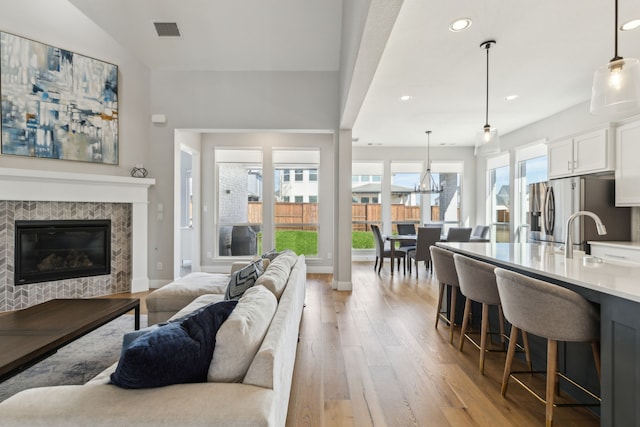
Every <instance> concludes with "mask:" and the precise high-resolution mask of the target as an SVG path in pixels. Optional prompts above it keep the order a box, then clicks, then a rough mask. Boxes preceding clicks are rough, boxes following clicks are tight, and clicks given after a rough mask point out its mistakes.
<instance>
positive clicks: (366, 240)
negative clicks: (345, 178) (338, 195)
mask: <svg viewBox="0 0 640 427" xmlns="http://www.w3.org/2000/svg"><path fill="white" fill-rule="evenodd" d="M351 168H352V175H351V200H352V204H351V248H352V249H373V248H375V242H374V240H373V234H372V233H371V225H372V224H376V225H378V226H380V227H382V205H381V204H380V200H382V196H381V194H380V193H381V191H382V173H383V170H384V164H383V163H382V162H362V163H353V164H352V166H351Z"/></svg>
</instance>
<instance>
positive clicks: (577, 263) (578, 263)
mask: <svg viewBox="0 0 640 427" xmlns="http://www.w3.org/2000/svg"><path fill="white" fill-rule="evenodd" d="M609 243H611V242H609ZM437 245H438V246H441V247H443V248H446V249H451V250H454V251H455V252H459V253H461V254H466V255H470V256H475V257H477V258H479V259H484V260H487V261H494V262H495V263H498V264H503V265H505V266H511V267H514V268H517V269H519V270H522V271H529V272H532V273H535V274H537V275H540V276H544V277H549V278H553V279H556V280H559V281H562V282H566V283H571V284H573V285H577V286H581V287H583V288H587V289H591V290H594V291H597V292H602V293H604V294H608V295H613V296H616V297H620V298H624V299H627V300H631V301H635V302H640V264H635V263H626V262H620V261H610V260H604V261H603V260H600V259H594V258H593V257H590V256H585V255H584V253H579V252H574V258H571V259H565V258H564V254H563V252H561V251H559V250H558V249H557V248H554V247H553V246H550V245H544V244H536V243H455V242H438V243H437Z"/></svg>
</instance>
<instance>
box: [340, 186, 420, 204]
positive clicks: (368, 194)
mask: <svg viewBox="0 0 640 427" xmlns="http://www.w3.org/2000/svg"><path fill="white" fill-rule="evenodd" d="M351 192H352V195H353V197H352V200H353V202H354V203H380V200H381V199H380V195H381V194H382V185H381V184H377V183H370V184H362V185H358V186H352V190H351ZM412 193H413V189H412V188H407V187H402V186H400V185H391V204H401V205H405V204H407V202H408V201H409V200H410V198H411V194H412Z"/></svg>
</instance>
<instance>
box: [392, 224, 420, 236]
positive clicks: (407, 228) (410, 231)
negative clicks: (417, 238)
mask: <svg viewBox="0 0 640 427" xmlns="http://www.w3.org/2000/svg"><path fill="white" fill-rule="evenodd" d="M396 227H397V229H398V234H402V235H415V234H416V226H415V224H413V223H412V222H402V223H398V224H397V225H396Z"/></svg>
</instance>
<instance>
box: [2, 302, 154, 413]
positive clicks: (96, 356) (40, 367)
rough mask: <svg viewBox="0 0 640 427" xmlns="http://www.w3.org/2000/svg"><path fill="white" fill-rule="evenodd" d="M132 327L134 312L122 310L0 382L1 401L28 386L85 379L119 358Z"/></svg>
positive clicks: (143, 320)
mask: <svg viewBox="0 0 640 427" xmlns="http://www.w3.org/2000/svg"><path fill="white" fill-rule="evenodd" d="M146 325H147V316H146V315H141V316H140V327H141V328H142V327H145V326H146ZM133 330H134V319H133V314H125V315H123V316H120V317H118V318H117V319H115V320H112V321H111V322H109V323H107V324H105V325H103V326H102V327H100V328H98V329H96V330H95V331H93V332H91V333H89V334H87V335H85V336H84V337H82V338H79V339H77V340H75V341H74V342H72V343H71V344H68V345H66V346H65V347H62V348H61V349H59V350H58V352H57V353H55V354H54V355H52V356H51V357H49V358H47V359H45V360H43V361H41V362H39V363H37V364H35V365H33V366H32V367H30V368H29V369H26V370H25V371H23V372H21V373H19V374H18V375H15V376H13V377H11V378H9V379H8V380H6V381H4V382H2V383H0V402H2V401H3V400H5V399H7V398H9V397H11V396H13V395H14V394H16V393H18V392H20V391H22V390H26V389H28V388H34V387H46V386H52V385H62V384H84V383H86V382H87V381H89V380H90V379H92V378H93V377H95V376H96V375H97V374H99V373H100V372H102V371H103V370H104V369H105V368H107V367H109V366H111V365H112V364H114V363H115V362H116V361H117V360H118V358H119V357H120V350H121V347H122V336H123V335H124V334H125V333H127V332H129V331H133ZM0 424H1V423H0Z"/></svg>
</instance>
